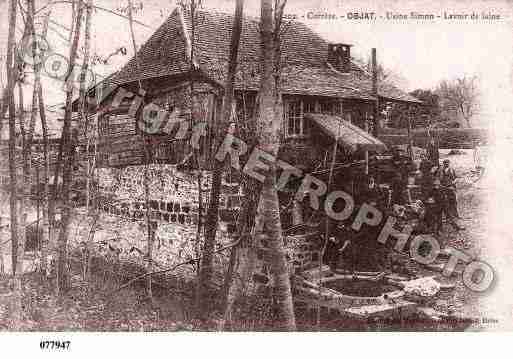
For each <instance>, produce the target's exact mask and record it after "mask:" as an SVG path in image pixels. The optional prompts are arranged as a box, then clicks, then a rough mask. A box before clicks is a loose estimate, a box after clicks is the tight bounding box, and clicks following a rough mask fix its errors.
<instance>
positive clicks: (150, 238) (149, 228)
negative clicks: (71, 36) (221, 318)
mask: <svg viewBox="0 0 513 359" xmlns="http://www.w3.org/2000/svg"><path fill="white" fill-rule="evenodd" d="M127 2H128V24H129V26H130V37H131V39H132V46H133V48H134V58H135V65H136V67H137V68H139V60H138V59H137V46H136V44H135V35H134V26H133V21H134V19H133V16H132V0H127ZM137 83H138V85H139V94H141V95H142V93H143V92H142V85H141V80H138V81H137ZM143 106H144V99H143ZM143 141H144V150H145V160H144V179H143V182H144V200H145V203H146V228H147V242H146V256H147V260H148V264H147V269H146V270H147V272H148V273H152V272H153V263H152V247H153V238H154V235H155V231H154V229H153V226H152V223H151V220H150V199H149V193H150V192H149V191H150V189H149V175H148V164H149V162H150V144H149V143H148V142H149V141H148V139H147V138H146V135H145V134H143ZM146 280H147V282H146V283H147V284H146V290H147V293H148V297H149V298H150V300H151V301H153V291H152V285H151V284H152V279H151V274H150V275H148V277H147V279H146Z"/></svg>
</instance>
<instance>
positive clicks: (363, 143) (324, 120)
mask: <svg viewBox="0 0 513 359" xmlns="http://www.w3.org/2000/svg"><path fill="white" fill-rule="evenodd" d="M305 118H306V119H310V120H312V121H314V122H315V123H316V124H317V125H318V126H319V127H320V128H321V130H322V131H323V132H325V133H327V134H328V135H329V136H331V137H333V138H334V139H337V140H338V141H341V142H342V143H344V144H345V145H347V146H351V147H359V148H362V149H364V150H368V151H376V152H383V151H385V150H386V149H387V146H386V145H385V144H384V143H383V142H381V141H380V140H378V139H377V138H376V137H374V136H372V135H371V134H370V133H368V132H366V131H365V130H363V129H361V128H360V127H358V126H356V125H353V124H352V123H350V122H348V121H345V120H343V119H342V118H340V117H338V116H333V115H323V114H318V113H308V114H305Z"/></svg>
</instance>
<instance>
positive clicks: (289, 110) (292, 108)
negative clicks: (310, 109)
mask: <svg viewBox="0 0 513 359" xmlns="http://www.w3.org/2000/svg"><path fill="white" fill-rule="evenodd" d="M285 115H286V116H287V117H286V120H287V121H286V123H287V135H288V136H300V135H302V134H303V103H302V101H290V102H288V103H287V106H286V111H285Z"/></svg>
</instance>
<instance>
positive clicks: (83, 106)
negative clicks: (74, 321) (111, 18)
mask: <svg viewBox="0 0 513 359" xmlns="http://www.w3.org/2000/svg"><path fill="white" fill-rule="evenodd" d="M92 7H93V1H92V0H87V3H86V17H85V29H84V60H83V62H82V69H81V73H80V91H79V100H78V113H79V115H80V117H81V119H82V123H83V125H84V138H85V139H86V143H87V144H86V151H85V152H86V153H85V155H86V161H87V168H86V213H87V215H89V214H90V208H89V205H90V201H91V196H90V187H91V157H90V155H89V152H90V143H91V138H90V136H89V117H88V114H89V111H88V110H89V109H88V107H87V101H86V97H87V93H86V91H87V84H86V76H87V71H88V69H89V52H90V49H91V16H92V15H91V14H92ZM95 225H96V217H94V219H93V223H92V225H91V229H92V227H93V226H95ZM92 239H93V237H92V236H90V235H89V236H88V238H87V244H86V249H87V250H86V251H84V254H87V256H88V257H90V256H91V249H92V243H90V242H91V241H92ZM87 264H88V259H87V258H85V257H84V260H83V279H84V280H86V276H87V271H88V269H89V268H88V265H87Z"/></svg>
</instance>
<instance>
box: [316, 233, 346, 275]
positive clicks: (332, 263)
mask: <svg viewBox="0 0 513 359" xmlns="http://www.w3.org/2000/svg"><path fill="white" fill-rule="evenodd" d="M350 244H351V241H350V240H349V239H346V240H345V241H344V242H342V239H341V238H339V237H338V236H330V237H329V238H328V241H327V243H326V248H325V250H324V255H323V257H322V261H323V262H324V264H327V265H328V266H329V267H330V270H331V272H332V273H335V271H336V269H337V266H338V261H339V258H340V255H341V254H342V252H344V250H345V249H346V248H347V246H349V245H350Z"/></svg>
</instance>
